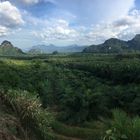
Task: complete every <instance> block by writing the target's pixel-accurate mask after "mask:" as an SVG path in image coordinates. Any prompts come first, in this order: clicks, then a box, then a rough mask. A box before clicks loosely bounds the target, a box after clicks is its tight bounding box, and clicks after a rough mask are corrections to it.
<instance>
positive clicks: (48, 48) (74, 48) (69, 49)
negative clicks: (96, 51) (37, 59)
mask: <svg viewBox="0 0 140 140" xmlns="http://www.w3.org/2000/svg"><path fill="white" fill-rule="evenodd" d="M85 48H86V46H78V45H70V46H63V47H61V46H55V45H53V44H50V45H36V46H33V47H32V48H31V49H30V50H29V51H28V53H29V54H42V53H53V52H54V51H58V52H60V53H73V52H82V50H83V49H85Z"/></svg>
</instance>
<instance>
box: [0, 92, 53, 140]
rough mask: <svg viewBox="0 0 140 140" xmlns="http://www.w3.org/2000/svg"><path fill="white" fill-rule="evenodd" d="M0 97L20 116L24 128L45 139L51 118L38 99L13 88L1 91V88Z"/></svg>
mask: <svg viewBox="0 0 140 140" xmlns="http://www.w3.org/2000/svg"><path fill="white" fill-rule="evenodd" d="M1 98H2V100H3V101H4V103H5V104H6V105H7V106H9V107H10V108H11V109H12V110H13V111H14V113H15V114H16V116H18V117H19V118H20V120H21V122H22V124H23V126H24V127H25V129H32V130H33V131H34V132H36V135H37V137H40V138H41V139H44V140H45V139H47V135H48V134H47V133H48V132H49V131H50V126H51V125H50V124H51V123H52V121H53V118H52V116H51V114H50V113H48V111H47V110H43V109H42V108H41V104H40V101H39V100H38V99H37V98H36V97H35V96H34V95H32V94H31V93H29V92H26V91H15V90H9V91H8V92H6V93H5V92H3V93H2V90H1Z"/></svg>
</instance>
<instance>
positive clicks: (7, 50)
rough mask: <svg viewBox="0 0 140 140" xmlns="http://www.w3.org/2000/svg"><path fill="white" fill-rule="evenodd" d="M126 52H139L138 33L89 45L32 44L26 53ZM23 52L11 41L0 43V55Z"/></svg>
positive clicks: (139, 38) (139, 41) (20, 53)
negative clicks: (131, 37) (128, 38)
mask: <svg viewBox="0 0 140 140" xmlns="http://www.w3.org/2000/svg"><path fill="white" fill-rule="evenodd" d="M56 51H57V52H59V53H74V52H83V53H127V52H140V34H138V35H136V36H135V37H134V38H133V39H131V40H128V41H123V40H120V39H117V38H110V39H108V40H106V41H105V42H104V43H102V44H99V45H91V46H88V47H86V46H78V45H70V46H65V47H64V46H63V47H60V46H59V47H58V46H55V45H53V44H50V45H36V46H33V47H32V48H31V49H30V50H29V51H28V52H27V53H28V54H45V53H53V52H56ZM23 54H25V53H24V52H23V51H22V50H21V49H19V48H17V47H14V46H13V45H12V43H11V42H9V41H7V40H5V41H3V42H2V43H1V45H0V55H9V56H14V55H23Z"/></svg>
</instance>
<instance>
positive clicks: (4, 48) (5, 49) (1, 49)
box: [0, 40, 24, 56]
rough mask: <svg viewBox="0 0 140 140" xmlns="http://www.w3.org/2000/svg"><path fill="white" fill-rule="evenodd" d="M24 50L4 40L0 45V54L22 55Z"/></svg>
mask: <svg viewBox="0 0 140 140" xmlns="http://www.w3.org/2000/svg"><path fill="white" fill-rule="evenodd" d="M23 54H24V52H23V51H22V50H21V49H19V48H17V47H14V46H13V45H12V43H11V42H9V41H7V40H5V41H3V42H2V43H1V45H0V55H9V56H15V55H23Z"/></svg>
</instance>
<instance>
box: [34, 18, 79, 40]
mask: <svg viewBox="0 0 140 140" xmlns="http://www.w3.org/2000/svg"><path fill="white" fill-rule="evenodd" d="M33 34H34V35H35V36H37V37H40V38H41V39H43V40H44V41H45V42H50V41H58V40H59V41H74V40H76V38H77V37H78V36H79V33H78V32H77V31H76V30H75V29H73V28H71V27H69V23H68V22H67V21H65V20H61V19H58V20H54V19H53V20H50V21H46V25H45V27H44V28H43V30H41V31H34V32H33Z"/></svg>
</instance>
